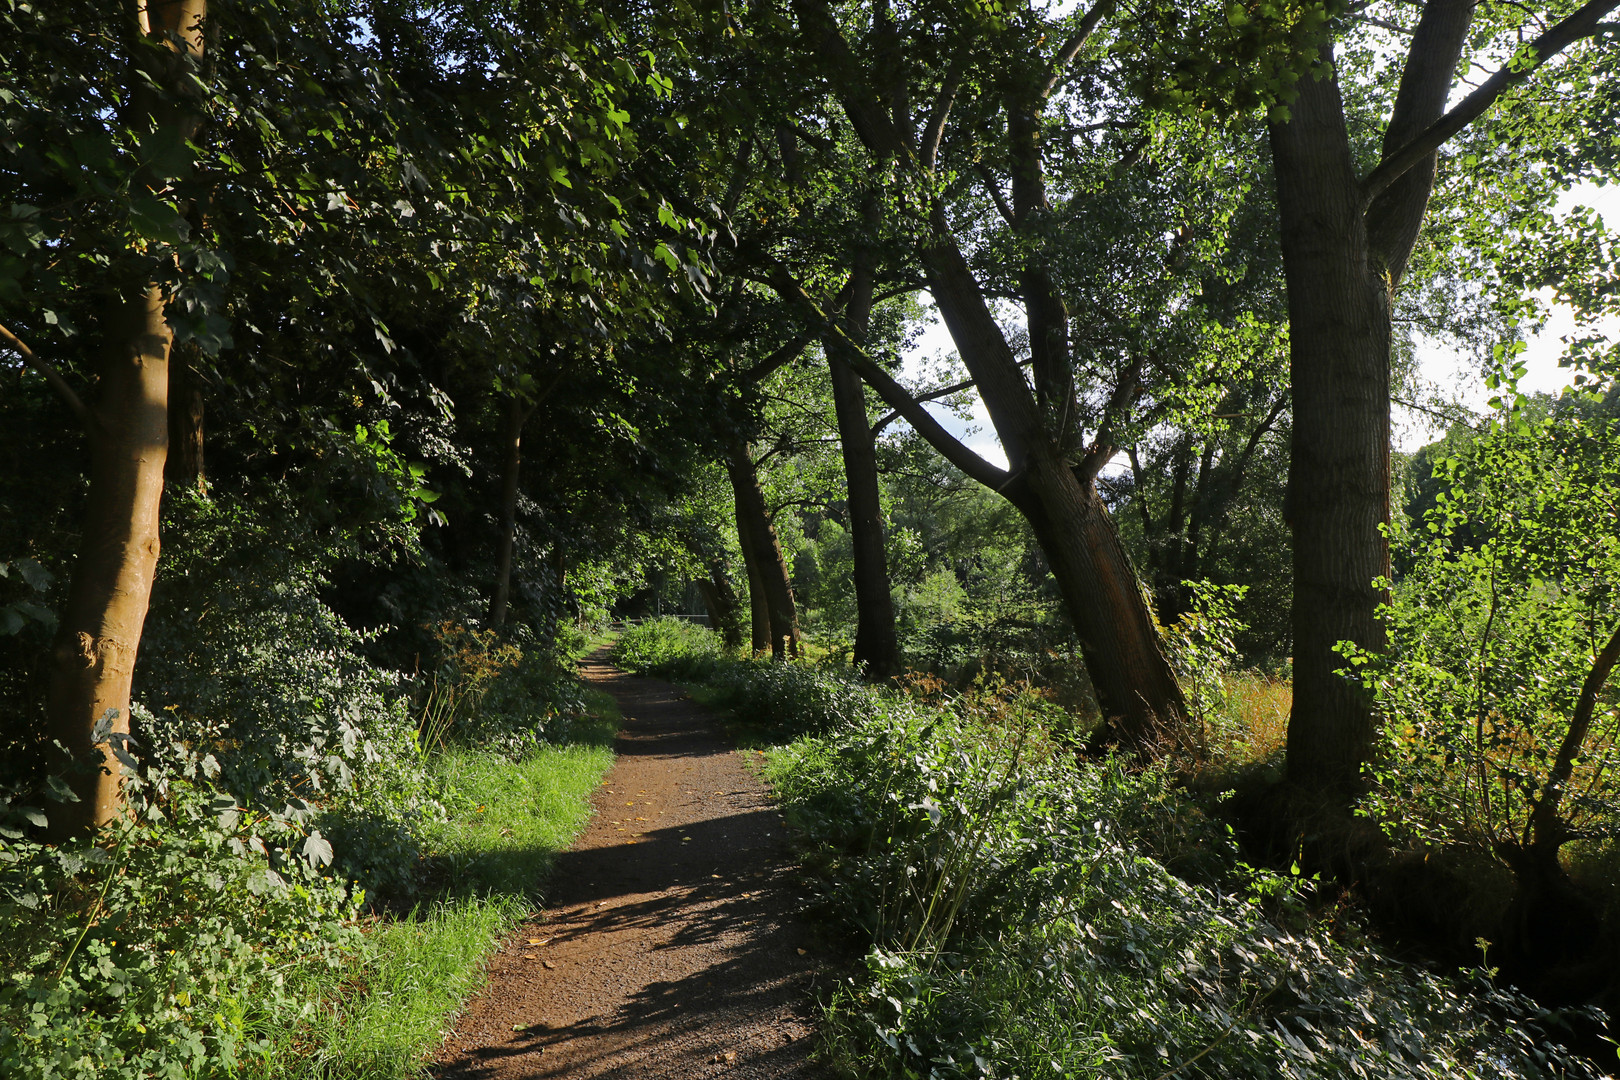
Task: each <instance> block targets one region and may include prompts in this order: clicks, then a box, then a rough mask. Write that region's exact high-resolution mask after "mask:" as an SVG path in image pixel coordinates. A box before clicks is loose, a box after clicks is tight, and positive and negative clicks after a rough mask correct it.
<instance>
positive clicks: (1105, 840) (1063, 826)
mask: <svg viewBox="0 0 1620 1080" xmlns="http://www.w3.org/2000/svg"><path fill="white" fill-rule="evenodd" d="M708 685H709V691H708V694H707V695H706V696H709V697H710V698H711V700H712V701H714V702H715V703H716V704H723V705H725V706H727V707H729V708H731V709H733V710H734V711H735V712H736V713H737V714H738V715H740V716H741V717H742V718H743V719H744V720H745V721H747V722H750V723H751V724H754V725H763V724H768V723H781V724H784V725H785V726H786V728H787V730H788V731H789V732H790V733H791V734H792V735H793V736H795V737H792V738H791V740H790V741H783V742H780V743H779V744H778V745H777V746H775V747H773V748H772V749H771V750H770V751H769V752H768V754H767V766H766V772H767V777H768V779H769V780H770V781H771V783H772V784H773V786H774V788H775V790H776V793H777V797H778V798H779V799H780V800H781V802H782V804H783V806H784V807H785V809H786V810H787V812H788V814H789V817H790V819H791V821H792V822H793V823H794V825H795V826H796V828H797V830H798V832H799V835H800V838H801V843H802V845H803V847H804V860H805V863H806V865H807V866H808V867H809V868H810V870H811V871H812V873H814V874H815V875H816V877H817V879H818V880H819V882H820V886H821V893H822V900H821V903H820V905H819V910H820V911H821V912H822V914H823V916H824V918H825V919H826V921H827V923H828V931H829V932H830V933H832V934H833V935H835V936H837V937H840V938H841V939H842V940H844V941H846V942H847V943H848V944H849V945H850V950H851V953H852V954H853V955H854V956H857V957H859V959H858V960H857V961H855V962H854V963H853V965H852V966H851V967H850V968H849V969H848V970H847V971H846V972H844V973H843V975H842V978H841V979H840V981H839V984H838V986H837V989H836V991H835V992H834V993H833V994H832V995H831V997H830V1000H829V1001H828V1002H827V1008H826V1014H825V1020H824V1024H823V1042H824V1051H825V1053H826V1054H827V1056H828V1057H829V1058H830V1059H831V1061H832V1062H833V1063H834V1064H835V1065H836V1066H838V1067H839V1068H840V1069H842V1070H843V1071H844V1072H845V1073H846V1074H848V1075H851V1076H857V1077H863V1078H876V1077H882V1078H894V1080H902V1078H903V1080H914V1078H918V1080H920V1078H929V1080H947V1078H950V1080H954V1078H969V1077H973V1078H992V1077H994V1078H1008V1080H1011V1078H1014V1077H1017V1078H1020V1080H1037V1078H1052V1080H1056V1078H1059V1077H1065V1078H1068V1077H1088V1078H1089V1077H1096V1078H1099V1080H1100V1078H1103V1077H1108V1078H1120V1077H1140V1078H1144V1080H1161V1078H1168V1077H1172V1076H1174V1077H1208V1078H1211V1080H1213V1078H1217V1077H1219V1078H1228V1077H1255V1078H1261V1077H1264V1078H1285V1077H1286V1078H1292V1077H1302V1078H1303V1077H1312V1078H1314V1077H1378V1078H1385V1077H1412V1078H1418V1077H1423V1078H1428V1077H1474V1076H1489V1077H1493V1078H1494V1077H1531V1076H1536V1077H1544V1076H1583V1075H1588V1074H1589V1073H1588V1072H1587V1071H1585V1070H1586V1066H1585V1065H1584V1064H1583V1063H1582V1062H1580V1061H1572V1060H1569V1059H1568V1058H1567V1055H1565V1054H1564V1053H1563V1052H1562V1051H1560V1050H1559V1049H1558V1048H1557V1046H1556V1042H1555V1039H1554V1038H1553V1036H1554V1035H1555V1034H1556V1033H1558V1031H1559V1029H1560V1028H1561V1026H1562V1024H1563V1023H1564V1019H1565V1018H1564V1017H1563V1016H1562V1015H1560V1014H1556V1013H1552V1012H1548V1011H1546V1010H1541V1009H1538V1008H1536V1007H1535V1006H1534V1005H1533V1004H1531V1003H1530V1002H1528V1001H1526V1000H1525V999H1523V998H1520V997H1519V996H1517V995H1516V994H1514V993H1513V992H1511V991H1509V990H1506V989H1504V988H1501V987H1498V986H1496V985H1494V984H1493V983H1492V982H1491V980H1490V977H1489V975H1488V974H1487V973H1484V972H1475V973H1470V974H1466V975H1464V976H1458V977H1446V976H1442V975H1436V974H1434V973H1432V972H1429V971H1426V970H1423V969H1420V968H1416V967H1413V966H1410V965H1407V964H1403V963H1400V962H1397V961H1395V960H1393V959H1391V958H1390V957H1388V956H1386V955H1384V954H1382V953H1381V952H1380V951H1379V950H1378V949H1377V948H1375V947H1374V946H1373V945H1372V944H1370V943H1369V942H1368V941H1367V940H1366V938H1365V937H1364V936H1363V935H1362V934H1361V933H1360V932H1359V931H1358V930H1357V928H1356V927H1355V926H1354V924H1353V922H1352V921H1351V920H1349V919H1346V918H1343V917H1340V918H1339V919H1338V921H1337V922H1328V921H1322V920H1320V919H1318V918H1317V917H1315V916H1313V915H1311V914H1310V912H1311V911H1313V910H1314V906H1313V905H1312V904H1310V903H1308V902H1307V901H1308V900H1309V896H1308V894H1309V891H1310V890H1311V888H1312V887H1313V883H1312V882H1309V881H1305V880H1302V879H1300V878H1299V877H1298V876H1297V874H1296V875H1294V876H1290V875H1278V874H1274V873H1270V872H1267V871H1262V870H1256V869H1253V868H1251V867H1249V866H1246V865H1244V864H1243V863H1242V862H1241V861H1240V860H1239V858H1238V855H1237V852H1236V848H1235V845H1234V844H1233V842H1232V840H1231V838H1230V836H1229V833H1228V831H1227V829H1226V828H1225V827H1224V826H1223V825H1222V824H1220V822H1219V820H1218V819H1217V818H1216V817H1215V816H1214V815H1213V814H1212V813H1211V807H1210V806H1209V805H1208V804H1207V803H1206V802H1204V801H1202V800H1201V799H1200V798H1199V797H1197V796H1195V795H1193V794H1191V793H1189V792H1187V791H1185V790H1183V789H1179V788H1177V787H1175V786H1174V785H1173V784H1172V783H1171V781H1170V780H1169V778H1168V777H1167V776H1166V775H1165V774H1163V773H1161V772H1157V771H1151V770H1150V771H1141V770H1132V769H1128V768H1126V767H1125V766H1124V765H1123V764H1121V763H1119V762H1101V763H1091V764H1085V763H1080V762H1079V761H1077V759H1076V758H1075V756H1074V755H1073V754H1072V753H1071V752H1070V750H1069V749H1068V748H1067V746H1066V745H1065V744H1064V743H1062V742H1061V741H1059V740H1058V739H1056V738H1055V737H1054V736H1053V735H1052V734H1050V731H1051V728H1052V725H1051V724H1050V723H1049V721H1050V720H1051V719H1052V718H1051V715H1050V711H1051V709H1052V706H1051V705H1050V704H1049V703H1048V702H1046V701H1044V700H1042V699H1041V698H1039V697H1038V696H1036V695H1033V694H1030V693H1028V692H1026V691H1021V690H1018V689H1016V688H996V687H991V688H984V689H980V690H977V691H975V692H973V693H969V694H965V695H958V696H934V697H932V698H930V699H928V700H922V699H919V698H916V697H908V696H905V695H901V694H898V693H895V692H893V691H888V690H879V689H875V688H872V687H869V686H865V685H862V684H859V683H857V682H855V681H853V680H849V679H846V678H844V677H841V676H838V675H836V674H833V673H829V672H818V671H812V670H807V669H804V668H799V667H795V666H792V665H769V664H752V663H742V664H725V665H721V666H720V667H719V668H718V669H717V670H716V672H715V674H714V675H713V677H712V678H711V681H710V682H709V684H708Z"/></svg>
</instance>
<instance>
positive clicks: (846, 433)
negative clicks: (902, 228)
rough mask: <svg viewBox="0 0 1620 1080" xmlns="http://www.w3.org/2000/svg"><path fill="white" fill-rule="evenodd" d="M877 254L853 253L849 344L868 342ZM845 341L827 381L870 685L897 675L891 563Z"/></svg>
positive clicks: (873, 454) (828, 345)
mask: <svg viewBox="0 0 1620 1080" xmlns="http://www.w3.org/2000/svg"><path fill="white" fill-rule="evenodd" d="M874 261H875V253H874V252H872V251H871V249H869V248H864V249H862V250H861V251H859V252H857V254H856V256H855V266H854V270H853V273H852V274H851V281H850V284H851V290H850V299H849V306H848V307H847V308H846V309H845V316H844V325H845V331H846V333H848V335H849V338H850V339H853V340H854V341H857V342H864V341H865V340H866V334H867V326H868V323H869V321H870V319H871V313H872V279H873V273H872V267H873V263H874ZM844 347H845V339H843V338H841V337H829V338H828V339H826V340H825V341H824V342H823V348H824V349H825V350H826V352H827V363H828V376H829V377H830V378H831V380H832V392H833V409H834V411H835V412H836V413H837V416H838V442H839V446H840V447H841V448H842V450H843V457H844V480H845V484H846V487H847V489H848V494H849V536H850V543H851V545H852V548H853V552H854V577H855V655H854V657H853V659H854V661H855V663H856V664H857V665H858V666H861V667H863V668H864V669H865V671H866V676H867V678H869V679H886V678H888V677H889V676H891V675H894V674H895V673H897V672H898V671H899V670H900V643H899V638H898V636H897V635H896V633H895V628H894V598H893V596H892V595H891V594H890V587H889V557H888V552H887V550H886V544H885V542H884V537H883V501H882V495H881V493H880V491H879V489H878V473H877V448H876V445H875V440H874V439H873V437H872V420H871V417H869V416H868V415H867V413H866V390H865V388H864V387H863V386H862V385H861V377H860V376H859V375H857V374H855V371H854V369H853V368H851V367H850V366H849V365H848V363H847V362H844V361H840V360H838V359H835V358H834V355H833V354H834V353H835V352H836V351H837V350H839V349H842V348H844Z"/></svg>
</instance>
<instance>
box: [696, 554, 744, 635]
mask: <svg viewBox="0 0 1620 1080" xmlns="http://www.w3.org/2000/svg"><path fill="white" fill-rule="evenodd" d="M696 585H697V588H698V592H699V593H700V594H702V596H703V606H704V607H705V608H707V609H708V612H709V626H710V628H711V629H713V630H714V632H715V633H717V634H719V635H720V638H721V640H723V641H724V642H725V643H726V646H727V647H728V648H732V649H735V648H736V647H737V646H738V645H741V644H742V632H741V630H740V629H739V628H738V626H737V593H736V591H735V590H733V589H732V587H731V582H729V581H727V580H726V576H725V573H724V572H723V571H722V570H721V569H720V567H718V566H716V567H715V568H714V573H713V575H712V576H711V577H708V578H699V579H697V581H696Z"/></svg>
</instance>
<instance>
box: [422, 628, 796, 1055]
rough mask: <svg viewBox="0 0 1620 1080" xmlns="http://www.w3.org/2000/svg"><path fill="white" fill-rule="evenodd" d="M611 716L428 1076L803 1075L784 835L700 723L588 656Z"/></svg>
mask: <svg viewBox="0 0 1620 1080" xmlns="http://www.w3.org/2000/svg"><path fill="white" fill-rule="evenodd" d="M582 671H583V674H584V676H585V678H586V680H587V681H588V682H589V683H590V684H591V685H592V686H594V687H595V688H597V689H599V690H605V691H607V692H608V693H609V694H611V695H612V696H613V698H614V699H615V700H616V701H617V702H618V704H619V708H620V709H621V711H622V712H623V714H624V727H623V730H622V731H621V732H620V734H619V737H618V741H617V743H616V744H615V746H614V749H615V751H616V753H617V754H618V758H617V761H616V762H615V764H614V766H613V768H612V770H611V771H610V772H609V773H608V774H607V777H606V779H604V781H603V782H602V786H601V787H599V788H598V789H597V791H596V794H595V796H594V797H593V800H592V803H593V811H594V812H593V816H592V818H591V823H590V825H589V826H587V828H586V830H585V832H584V833H583V834H582V835H581V836H580V837H579V839H578V841H576V842H575V844H574V846H573V847H572V848H571V849H569V850H568V851H567V852H566V853H564V854H562V855H560V856H558V858H557V862H556V867H555V870H554V872H553V876H552V878H551V881H550V883H549V886H548V888H547V891H546V897H547V902H546V906H545V910H544V912H543V913H542V914H541V915H539V916H537V917H535V918H534V919H531V920H529V921H528V922H526V923H525V924H524V925H523V926H521V927H519V929H518V932H517V933H516V934H515V935H514V936H513V937H512V938H511V939H510V940H508V941H507V942H506V943H505V944H504V945H503V946H502V947H501V949H500V951H499V952H497V953H496V954H495V955H494V957H493V958H492V959H491V961H490V966H489V985H488V986H487V987H486V988H485V990H484V991H483V992H482V993H481V994H480V995H479V996H478V997H476V998H474V999H473V1001H472V1002H471V1003H469V1005H468V1008H467V1011H466V1012H465V1014H464V1015H463V1016H462V1018H461V1021H460V1023H459V1024H458V1025H457V1027H456V1030H455V1033H454V1034H453V1035H452V1036H451V1038H450V1039H449V1041H448V1042H447V1043H446V1044H445V1047H444V1049H443V1050H442V1051H441V1052H440V1054H439V1057H438V1060H437V1062H436V1063H435V1067H434V1074H435V1075H436V1076H437V1077H439V1078H441V1080H519V1078H522V1080H542V1078H545V1077H562V1076H567V1077H569V1078H570V1080H586V1078H593V1077H626V1078H628V1077H635V1078H637V1080H658V1078H662V1077H669V1078H672V1080H673V1078H676V1077H679V1078H681V1080H687V1078H694V1080H695V1078H701V1077H720V1076H724V1077H728V1078H738V1080H743V1078H749V1080H801V1078H802V1080H811V1078H814V1077H819V1076H821V1075H823V1073H822V1070H820V1069H819V1068H818V1067H816V1066H815V1065H814V1064H813V1063H812V1062H811V1061H810V1049H811V1044H812V1041H813V1040H812V1038H811V1036H812V1034H813V1030H814V1028H813V1016H814V1002H813V998H812V982H813V979H814V973H815V968H816V957H815V956H814V955H812V949H813V946H812V939H811V933H810V930H809V928H808V927H807V926H805V925H804V924H802V923H801V921H800V920H799V918H798V916H797V912H798V909H799V907H800V906H801V900H800V895H799V894H800V892H801V891H802V890H801V885H800V879H799V877H798V874H797V869H796V867H795V864H794V861H793V857H792V854H791V852H790V849H789V845H788V842H787V840H788V838H787V829H786V826H785V825H784V824H783V822H782V819H781V816H780V815H779V814H778V813H777V811H776V809H775V807H774V806H773V805H772V804H771V802H770V799H769V797H768V794H767V792H766V789H765V785H764V783H763V782H762V781H761V780H760V778H759V777H758V776H757V775H756V773H755V772H754V770H752V769H751V768H750V767H749V765H748V764H747V762H746V759H745V756H744V753H743V752H742V751H738V750H736V749H734V748H732V746H731V745H730V744H729V743H728V742H727V741H726V739H725V737H724V736H723V735H722V734H721V733H720V731H719V726H718V723H717V721H716V718H715V717H714V715H713V714H712V713H710V712H709V711H708V710H706V709H704V708H702V707H700V706H698V705H695V704H693V703H692V702H691V701H689V700H687V699H686V698H685V696H684V695H683V694H682V693H681V691H680V690H679V689H678V688H676V687H674V686H672V685H670V684H669V683H665V682H660V681H658V680H656V679H648V678H642V677H638V676H632V675H626V674H624V673H623V672H620V671H618V670H617V669H615V668H613V667H611V666H610V665H609V664H608V663H607V661H606V659H605V655H604V652H602V651H599V652H597V653H594V654H592V655H591V656H589V657H587V658H586V659H585V661H584V662H583V664H582Z"/></svg>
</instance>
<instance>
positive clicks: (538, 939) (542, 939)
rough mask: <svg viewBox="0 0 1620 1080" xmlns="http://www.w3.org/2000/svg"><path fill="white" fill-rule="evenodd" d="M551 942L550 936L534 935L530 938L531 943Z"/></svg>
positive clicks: (545, 943)
mask: <svg viewBox="0 0 1620 1080" xmlns="http://www.w3.org/2000/svg"><path fill="white" fill-rule="evenodd" d="M550 943H551V939H550V938H548V937H532V938H530V939H529V944H530V945H548V944H550Z"/></svg>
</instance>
